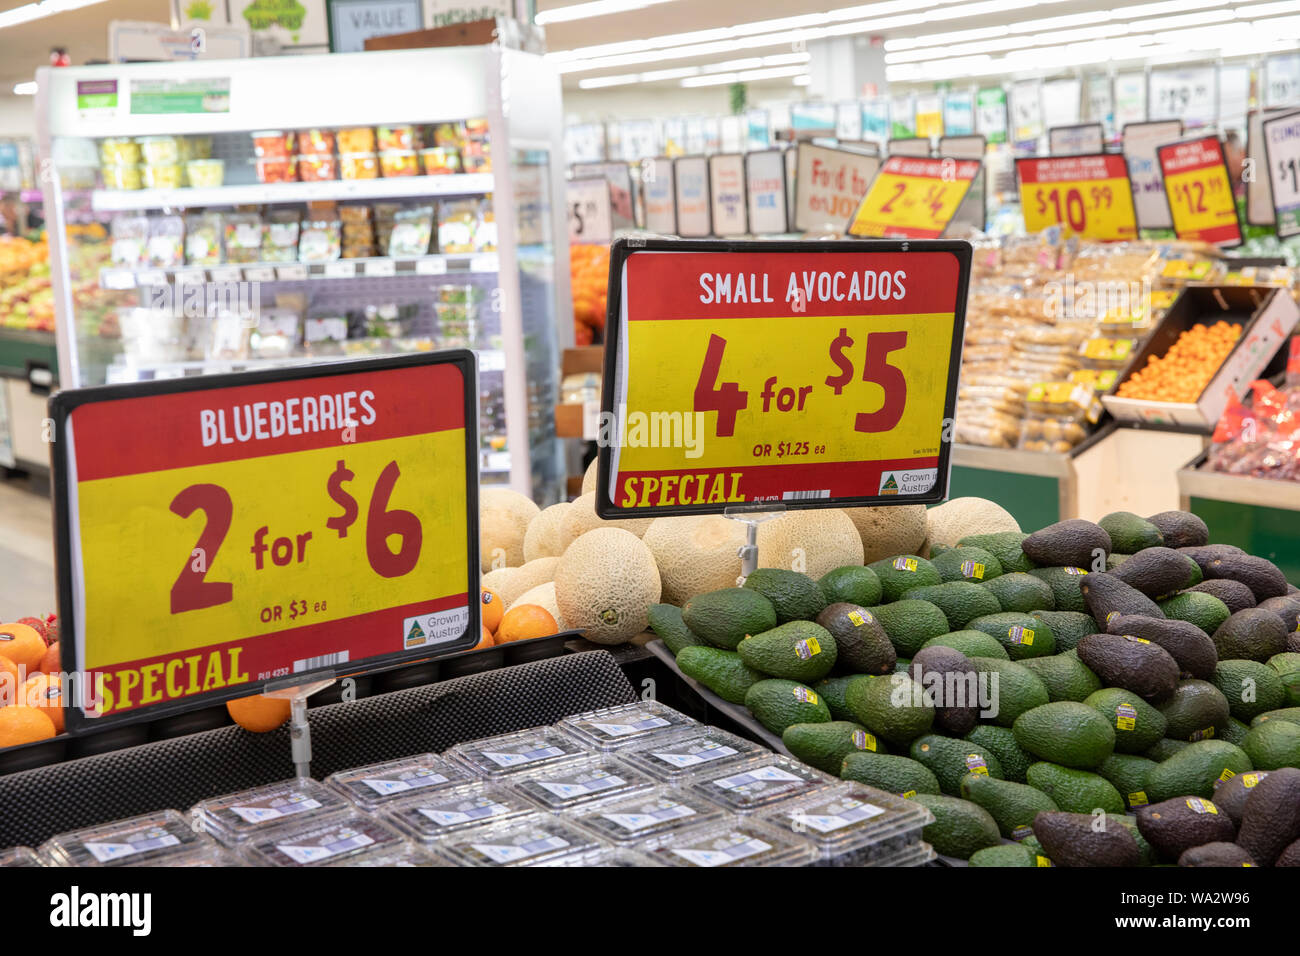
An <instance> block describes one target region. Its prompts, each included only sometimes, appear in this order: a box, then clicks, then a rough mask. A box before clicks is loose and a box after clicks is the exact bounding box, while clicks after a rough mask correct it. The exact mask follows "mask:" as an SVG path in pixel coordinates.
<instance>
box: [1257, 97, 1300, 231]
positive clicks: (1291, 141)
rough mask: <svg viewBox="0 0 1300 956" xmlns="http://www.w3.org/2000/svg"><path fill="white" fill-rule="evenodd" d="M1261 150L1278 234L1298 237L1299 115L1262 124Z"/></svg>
mask: <svg viewBox="0 0 1300 956" xmlns="http://www.w3.org/2000/svg"><path fill="white" fill-rule="evenodd" d="M1263 128H1264V150H1265V153H1266V155H1267V157H1268V175H1269V184H1270V186H1271V187H1272V190H1273V209H1274V211H1275V213H1276V221H1277V234H1278V236H1279V237H1280V238H1282V239H1285V238H1287V237H1288V236H1294V235H1296V234H1300V113H1290V114H1288V115H1286V116H1281V117H1278V118H1277V119H1272V120H1265V121H1264V127H1263Z"/></svg>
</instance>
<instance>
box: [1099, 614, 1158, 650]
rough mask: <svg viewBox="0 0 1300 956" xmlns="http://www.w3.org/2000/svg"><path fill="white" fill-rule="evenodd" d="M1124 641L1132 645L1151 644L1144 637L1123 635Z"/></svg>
mask: <svg viewBox="0 0 1300 956" xmlns="http://www.w3.org/2000/svg"><path fill="white" fill-rule="evenodd" d="M1106 620H1108V621H1109V620H1110V618H1107V619H1106ZM1124 640H1126V641H1132V642H1133V643H1134V644H1150V643H1151V642H1150V641H1148V640H1147V639H1146V638H1145V637H1134V636H1133V635H1132V634H1125V635H1124Z"/></svg>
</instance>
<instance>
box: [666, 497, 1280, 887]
mask: <svg viewBox="0 0 1300 956" xmlns="http://www.w3.org/2000/svg"><path fill="white" fill-rule="evenodd" d="M649 618H650V624H651V627H652V628H653V630H654V631H655V633H656V634H657V635H658V636H659V637H660V638H662V639H663V641H664V643H665V644H666V645H667V646H668V648H669V649H670V650H671V651H672V652H673V653H674V655H675V656H676V661H677V665H678V667H679V668H680V670H681V671H682V672H683V673H684V674H686V675H687V676H689V677H691V678H693V679H695V680H696V681H698V682H700V683H701V684H703V685H704V686H705V687H707V688H709V689H710V690H711V691H713V692H714V693H715V694H717V695H718V696H720V697H722V698H723V699H724V700H727V701H731V702H732V703H736V704H743V705H744V706H745V707H746V708H748V709H749V711H750V712H751V713H752V714H753V716H754V717H755V718H756V719H757V720H758V721H759V722H760V723H761V724H762V725H763V726H764V727H766V728H768V730H770V731H772V732H773V733H775V734H779V735H780V736H781V737H782V740H783V742H784V744H785V746H786V748H787V749H788V750H789V751H790V752H791V753H792V754H794V755H795V756H796V757H798V758H799V759H800V760H802V761H804V762H805V763H808V764H811V765H812V766H814V767H817V768H819V769H821V770H823V771H825V772H827V773H829V774H834V775H836V776H839V777H842V778H843V779H845V780H852V781H858V782H860V783H863V784H867V785H869V786H872V787H875V788H878V789H880V790H884V791H887V792H890V793H895V794H899V795H901V796H903V797H906V798H909V799H911V800H914V801H916V802H918V803H920V804H923V805H924V806H925V807H926V808H928V809H929V810H930V812H931V814H932V815H933V817H934V821H933V822H932V823H931V824H929V825H928V826H927V827H926V828H925V830H924V839H925V840H927V841H928V842H929V843H930V844H931V845H932V846H933V847H934V848H935V850H936V851H937V852H938V853H940V854H942V855H945V856H948V857H955V858H959V859H963V860H969V862H970V865H971V866H1053V865H1055V866H1149V865H1174V864H1177V865H1181V866H1189V867H1192V866H1300V590H1298V589H1297V588H1296V587H1294V586H1293V585H1291V584H1290V583H1288V581H1287V580H1286V578H1285V576H1284V575H1283V574H1282V572H1281V571H1280V570H1279V569H1278V568H1277V567H1276V566H1275V565H1274V564H1273V563H1272V562H1270V561H1268V560H1266V559H1264V558H1261V557H1256V556H1253V555H1250V554H1247V553H1246V552H1244V551H1242V550H1241V549H1239V548H1236V547H1233V546H1231V545H1223V544H1210V543H1209V531H1208V529H1207V527H1206V525H1205V523H1204V522H1203V521H1201V519H1199V518H1198V517H1196V516H1195V515H1192V514H1189V513H1187V512H1182V511H1170V512H1164V513H1162V514H1158V515H1153V516H1151V517H1150V518H1141V517H1139V516H1138V515H1135V514H1130V513H1127V512H1118V513H1115V514H1111V515H1107V516H1106V517H1105V518H1103V519H1102V520H1101V521H1100V522H1098V523H1093V522H1090V521H1084V520H1080V519H1070V520H1067V521H1061V522H1058V523H1056V524H1053V525H1050V526H1048V527H1046V528H1043V529H1042V530H1040V531H1037V532H1035V533H1033V534H1023V533H1020V532H1002V533H997V534H985V535H976V536H972V537H968V538H963V539H961V540H960V541H959V542H958V543H957V546H956V547H952V548H939V547H936V548H933V549H932V553H931V554H930V556H929V557H928V558H926V557H922V556H920V555H915V554H908V555H898V556H896V557H892V558H888V559H885V560H882V561H876V562H874V563H872V564H870V565H867V566H866V567H842V568H837V569H835V570H833V571H831V572H830V573H828V574H827V575H825V576H824V577H822V578H821V579H820V580H813V579H812V578H810V577H808V576H807V575H804V574H801V573H798V572H795V571H788V570H783V569H779V568H761V569H759V570H757V571H755V572H754V573H753V574H751V575H749V577H748V578H747V579H745V581H744V586H743V587H735V588H726V589H723V590H720V591H713V592H710V593H707V594H702V595H699V596H698V597H695V598H693V599H691V600H690V601H688V602H687V603H686V604H685V606H684V607H682V608H677V607H673V606H671V605H666V604H656V605H653V606H651V608H650V611H649Z"/></svg>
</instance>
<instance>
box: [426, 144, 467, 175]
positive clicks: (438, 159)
mask: <svg viewBox="0 0 1300 956" xmlns="http://www.w3.org/2000/svg"><path fill="white" fill-rule="evenodd" d="M420 168H421V170H422V171H423V173H424V175H426V176H438V175H444V174H447V173H458V172H460V151H459V150H457V149H452V148H451V147H450V146H427V147H425V148H424V149H422V150H420Z"/></svg>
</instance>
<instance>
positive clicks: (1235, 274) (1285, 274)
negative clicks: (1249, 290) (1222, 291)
mask: <svg viewBox="0 0 1300 956" xmlns="http://www.w3.org/2000/svg"><path fill="white" fill-rule="evenodd" d="M1219 281H1220V282H1222V283H1223V284H1224V285H1275V286H1282V287H1286V286H1291V285H1294V284H1295V275H1294V273H1293V271H1292V270H1291V269H1290V268H1289V267H1287V266H1243V267H1242V268H1240V269H1233V270H1231V271H1229V272H1226V273H1224V275H1223V277H1222V278H1221V279H1219Z"/></svg>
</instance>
